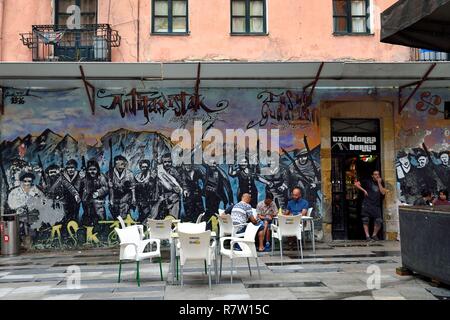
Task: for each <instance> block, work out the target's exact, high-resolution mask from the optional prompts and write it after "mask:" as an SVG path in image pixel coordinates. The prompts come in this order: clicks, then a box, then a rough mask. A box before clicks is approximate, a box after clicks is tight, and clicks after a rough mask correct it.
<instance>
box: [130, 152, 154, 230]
mask: <svg viewBox="0 0 450 320" xmlns="http://www.w3.org/2000/svg"><path fill="white" fill-rule="evenodd" d="M139 169H140V172H139V173H138V174H136V176H135V177H134V179H135V190H136V205H137V209H138V211H139V218H138V221H139V222H140V223H144V222H145V220H146V219H147V217H148V216H149V215H150V212H151V208H152V207H153V206H154V204H155V203H156V200H157V194H156V175H157V172H156V171H155V170H151V168H150V161H149V160H141V161H139Z"/></svg>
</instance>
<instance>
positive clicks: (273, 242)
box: [272, 233, 275, 256]
mask: <svg viewBox="0 0 450 320" xmlns="http://www.w3.org/2000/svg"><path fill="white" fill-rule="evenodd" d="M274 245H275V241H274V239H273V233H272V256H273V247H274Z"/></svg>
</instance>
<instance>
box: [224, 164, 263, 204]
mask: <svg viewBox="0 0 450 320" xmlns="http://www.w3.org/2000/svg"><path fill="white" fill-rule="evenodd" d="M228 174H229V176H230V177H233V178H237V179H238V189H237V199H240V196H241V195H242V194H244V193H248V194H250V195H251V197H252V200H251V202H250V205H251V206H252V207H253V208H256V205H257V204H258V189H257V188H256V184H255V180H256V179H257V175H258V167H257V166H256V165H252V164H250V163H249V161H248V157H243V158H242V159H241V160H240V161H239V164H238V165H230V167H229V170H228Z"/></svg>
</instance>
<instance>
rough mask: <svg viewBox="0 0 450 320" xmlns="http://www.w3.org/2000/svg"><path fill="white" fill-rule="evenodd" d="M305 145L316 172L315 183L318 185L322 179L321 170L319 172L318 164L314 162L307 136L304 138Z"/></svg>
mask: <svg viewBox="0 0 450 320" xmlns="http://www.w3.org/2000/svg"><path fill="white" fill-rule="evenodd" d="M303 143H304V144H305V148H306V152H308V158H309V161H311V165H312V167H313V170H314V177H315V180H316V181H315V182H316V184H318V183H319V181H320V179H319V178H320V176H319V170H317V167H316V164H315V162H314V160H313V158H312V156H311V149H310V148H309V144H308V137H307V136H306V134H305V135H304V136H303Z"/></svg>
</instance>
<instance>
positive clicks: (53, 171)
mask: <svg viewBox="0 0 450 320" xmlns="http://www.w3.org/2000/svg"><path fill="white" fill-rule="evenodd" d="M58 174H59V169H56V168H54V169H50V170H48V176H49V177H50V178H54V177H56V176H57V175H58Z"/></svg>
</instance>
